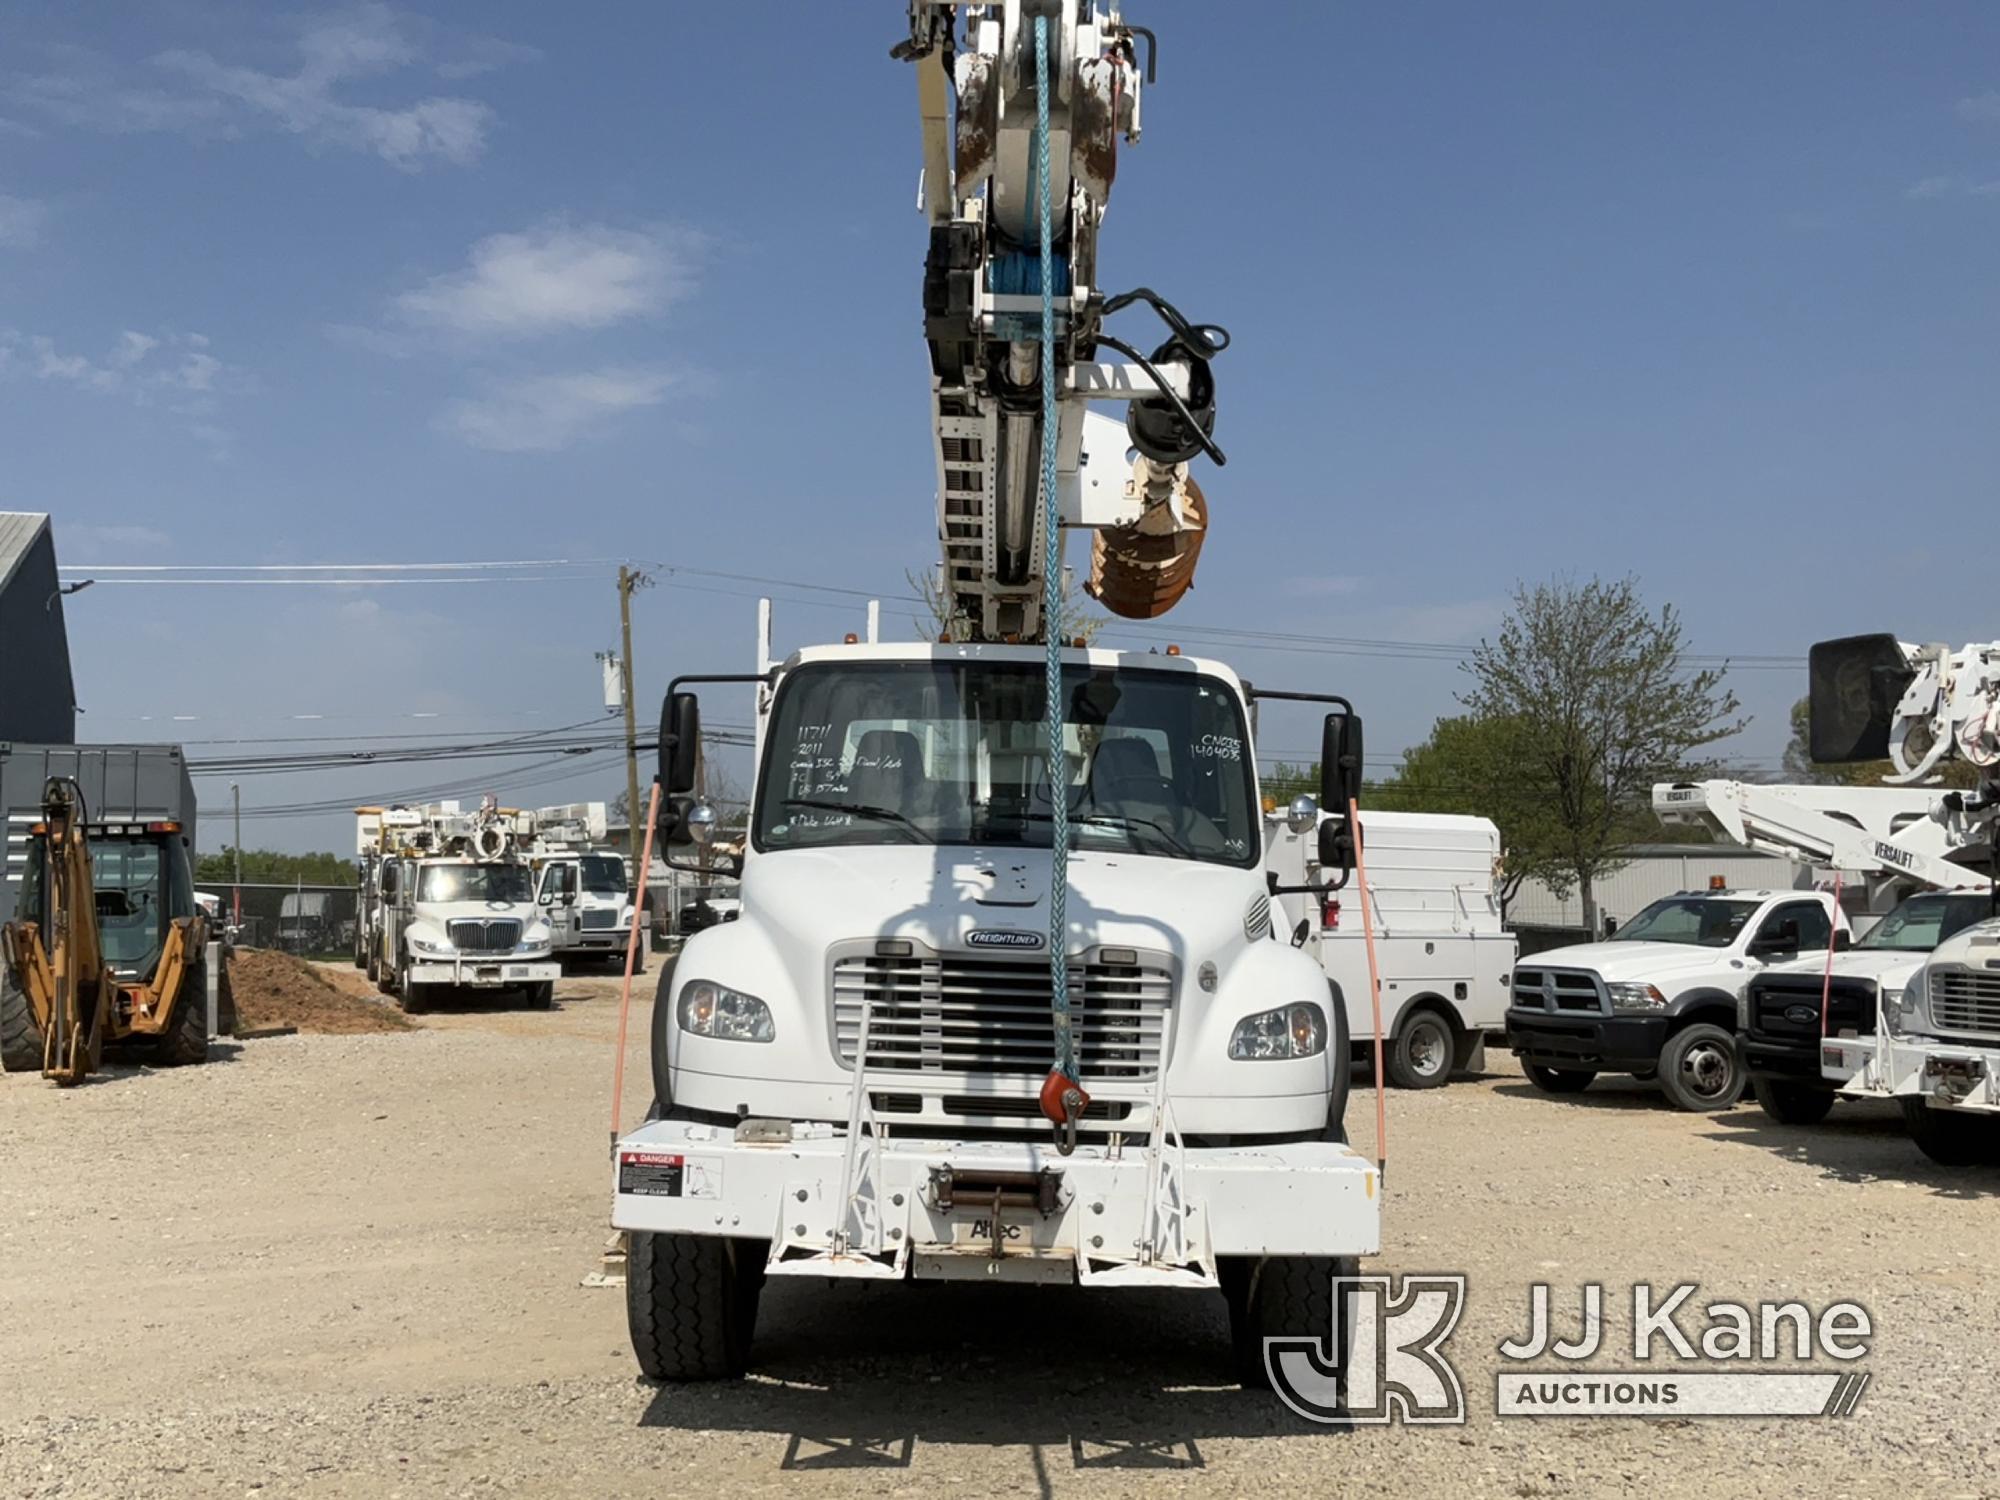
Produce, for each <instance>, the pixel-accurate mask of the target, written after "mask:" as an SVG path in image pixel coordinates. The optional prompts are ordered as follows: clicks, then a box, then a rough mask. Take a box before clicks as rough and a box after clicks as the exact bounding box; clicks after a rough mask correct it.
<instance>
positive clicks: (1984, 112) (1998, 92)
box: [1954, 89, 2000, 123]
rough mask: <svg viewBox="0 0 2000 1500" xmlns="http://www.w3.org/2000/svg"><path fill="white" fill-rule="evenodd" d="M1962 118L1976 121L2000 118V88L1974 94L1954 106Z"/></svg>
mask: <svg viewBox="0 0 2000 1500" xmlns="http://www.w3.org/2000/svg"><path fill="white" fill-rule="evenodd" d="M1954 108H1955V109H1956V110H1957V113H1958V117H1959V118H1960V119H1961V120H1970V121H1973V122H1974V123H1979V122H1983V121H1986V120H2000V89H1988V90H1987V91H1986V92H1985V93H1983V94H1974V95H1972V96H1971V97H1970V98H1966V99H1961V100H1959V101H1958V103H1957V105H1956V106H1954Z"/></svg>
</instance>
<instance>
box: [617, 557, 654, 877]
mask: <svg viewBox="0 0 2000 1500" xmlns="http://www.w3.org/2000/svg"><path fill="white" fill-rule="evenodd" d="M652 581H653V580H652V579H651V578H649V577H647V576H646V575H645V574H644V573H642V572H640V571H639V570H638V569H637V568H628V567H626V566H625V565H624V564H622V563H621V564H619V567H618V628H619V631H620V633H621V635H622V636H623V638H624V646H623V654H622V655H621V656H620V657H619V659H618V672H619V685H620V687H621V689H622V691H621V693H620V696H621V697H622V698H624V700H625V824H626V827H625V835H626V842H627V843H628V844H630V846H631V849H632V873H633V876H634V877H635V878H636V877H637V876H638V874H639V858H640V851H641V850H642V849H643V848H644V847H645V846H644V845H643V844H642V843H641V842H640V834H641V833H642V831H643V830H641V829H640V827H639V819H640V818H641V817H642V816H644V813H643V811H642V809H641V808H640V805H639V720H638V715H637V713H636V712H635V711H634V709H633V704H632V595H633V593H634V591H636V590H638V589H642V588H644V587H646V585H648V584H650V583H651V582H652Z"/></svg>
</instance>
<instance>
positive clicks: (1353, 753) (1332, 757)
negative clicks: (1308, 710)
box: [1319, 713, 1361, 815]
mask: <svg viewBox="0 0 2000 1500" xmlns="http://www.w3.org/2000/svg"><path fill="white" fill-rule="evenodd" d="M1350 802H1352V803H1354V804H1356V805H1357V806H1358V805H1359V804H1360V802H1361V716H1360V715H1359V714H1354V713H1344V714H1328V715H1327V716H1326V722H1325V723H1324V724H1323V725H1321V727H1320V735H1319V805H1320V806H1321V807H1323V808H1325V809H1326V810H1327V811H1328V812H1330V813H1334V814H1336V815H1340V814H1344V813H1345V812H1346V811H1347V805H1348V804H1349V803H1350Z"/></svg>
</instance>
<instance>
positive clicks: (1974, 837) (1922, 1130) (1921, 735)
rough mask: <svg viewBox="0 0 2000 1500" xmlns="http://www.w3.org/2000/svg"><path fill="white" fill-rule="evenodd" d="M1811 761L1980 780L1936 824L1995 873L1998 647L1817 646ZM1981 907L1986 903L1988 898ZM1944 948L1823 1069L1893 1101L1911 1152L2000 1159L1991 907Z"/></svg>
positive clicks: (1998, 998)
mask: <svg viewBox="0 0 2000 1500" xmlns="http://www.w3.org/2000/svg"><path fill="white" fill-rule="evenodd" d="M1810 670H1811V679H1812V697H1811V739H1812V745H1811V749H1812V757H1813V759H1814V760H1816V761H1823V762H1829V763H1835V764H1840V763H1852V762H1857V761H1871V760H1879V759H1882V758H1883V757H1885V756H1886V757H1887V758H1888V760H1889V761H1890V763H1891V765H1892V766H1893V767H1894V770H1893V771H1891V772H1890V774H1889V775H1888V777H1887V778H1886V779H1887V780H1889V781H1890V782H1892V783H1897V784H1902V785H1915V784H1921V783H1922V782H1924V781H1925V780H1926V779H1927V778H1929V777H1931V776H1932V775H1933V774H1934V773H1935V772H1936V771H1937V769H1938V767H1939V766H1941V765H1942V764H1943V763H1944V762H1946V761H1947V760H1958V761H1962V762H1964V763H1966V764H1968V765H1970V766H1972V767H1973V768H1975V769H1976V770H1977V772H1978V785H1977V786H1976V787H1973V788H1972V789H1970V790H1951V791H1941V792H1938V793H1937V794H1936V795H1935V799H1934V801H1933V803H1932V807H1931V814H1930V817H1931V821H1933V822H1934V823H1935V824H1936V825H1937V826H1938V827H1939V828H1940V829H1941V830H1942V831H1943V834H1944V836H1945V837H1946V838H1948V839H1949V841H1950V843H1951V844H1952V846H1953V847H1954V848H1955V849H1957V850H1958V851H1960V854H1959V859H1960V861H1961V862H1962V863H1964V864H1965V865H1967V866H1970V867H1973V868H1979V869H1983V870H1984V871H1985V872H1986V873H1987V875H1988V876H1989V877H1990V876H1991V874H1992V873H1993V870H1994V863H1995V832H1994V830H1995V827H1996V823H2000V818H1996V814H2000V641H1996V642H1986V643H1983V644H1974V645H1970V646H1965V647H1962V648H1960V649H1958V650H1953V649H1952V648H1950V647H1948V646H1943V645H1922V646H1915V645H1909V644H1907V643H1905V642H1902V641H1899V640H1897V639H1896V638H1895V637H1894V636H1891V635H1868V636H1851V637H1847V638H1845V639H1842V640H1837V641H1822V642H1820V643H1819V644H1818V645H1816V646H1814V647H1813V648H1812V656H1811V669H1810ZM1987 896H1988V900H1989V902H1991V901H1993V900H1994V899H1996V898H1995V895H1994V893H1993V890H1992V887H1991V886H1989V887H1988V892H1987ZM1989 912H1991V913H1992V915H1991V916H1990V917H1989V919H1988V920H1986V921H1983V922H1979V923H1977V924H1975V925H1973V926H1971V927H1968V928H1965V929H1964V930H1963V931H1961V932H1959V933H1958V934H1957V935H1956V936H1955V937H1951V938H1948V939H1946V940H1945V941H1944V942H1942V943H1940V944H1939V945H1938V946H1937V947H1936V948H1935V949H1934V950H1933V951H1932V953H1931V955H1930V957H1929V958H1928V959H1927V960H1926V961H1925V963H1924V966H1923V968H1922V969H1921V970H1919V971H1918V972H1917V973H1916V974H1915V975H1914V976H1913V977H1912V978H1911V979H1910V981H1909V982H1908V983H1907V984H1906V985H1904V986H1903V990H1902V994H1901V996H1900V1000H1899V1003H1898V1004H1897V1005H1896V1006H1895V1008H1894V1009H1893V1010H1891V1009H1890V1008H1889V1007H1888V1005H1887V1003H1886V995H1885V996H1883V998H1882V1002H1881V1003H1882V1011H1881V1014H1880V1016H1879V1018H1878V1024H1877V1025H1876V1027H1875V1028H1874V1033H1873V1035H1854V1036H1847V1035H1842V1034H1839V1033H1837V1032H1829V1034H1828V1035H1826V1036H1825V1037H1824V1038H1823V1039H1822V1041H1821V1044H1820V1068H1821V1074H1822V1076H1823V1077H1825V1078H1826V1079H1827V1080H1829V1081H1830V1082H1832V1083H1833V1084H1835V1085H1836V1086H1838V1087H1839V1088H1840V1090H1841V1092H1842V1093H1844V1094H1849V1095H1853V1096H1856V1097H1860V1098H1877V1099H1880V1098H1890V1099H1895V1100H1896V1101H1897V1102H1898V1103H1899V1104H1900V1105H1901V1107H1902V1111H1903V1119H1904V1123H1905V1124H1906V1125H1907V1126H1908V1127H1909V1131H1910V1137H1911V1139H1912V1140H1914V1141H1915V1142H1916V1143H1917V1146H1918V1148H1919V1149H1920V1150H1921V1151H1923V1152H1924V1154H1925V1155H1927V1156H1929V1157H1931V1158H1932V1159H1933V1160H1935V1161H1938V1162H1940V1163H1944V1164H1947V1165H1954V1166H1957V1165H1965V1164H1969V1163H1973V1162H1980V1161H1984V1162H2000V911H1995V910H1994V908H1993V907H1991V906H1989Z"/></svg>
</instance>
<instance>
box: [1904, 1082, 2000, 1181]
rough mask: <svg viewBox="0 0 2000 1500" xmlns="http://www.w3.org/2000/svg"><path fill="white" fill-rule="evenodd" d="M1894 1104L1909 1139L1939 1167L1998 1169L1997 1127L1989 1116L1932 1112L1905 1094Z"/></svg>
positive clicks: (1999, 1129)
mask: <svg viewBox="0 0 2000 1500" xmlns="http://www.w3.org/2000/svg"><path fill="white" fill-rule="evenodd" d="M1896 1102H1897V1103H1898V1104H1900V1105H1902V1107H1903V1125H1904V1128H1905V1129H1907V1130H1908V1131H1909V1132H1910V1139H1911V1140H1913V1141H1915V1142H1916V1143H1917V1149H1918V1150H1919V1151H1921V1152H1923V1153H1924V1155H1926V1156H1928V1157H1929V1158H1930V1159H1931V1160H1932V1161H1934V1162H1936V1163H1937V1164H1938V1165H1939V1166H1941V1167H1977V1166H1981V1165H1985V1166H2000V1124H1996V1123H1995V1122H1994V1120H1993V1118H1992V1117H1991V1116H1986V1115H1977V1114H1963V1115H1962V1114H1959V1113H1957V1112H1956V1111H1953V1110H1949V1109H1932V1108H1931V1106H1930V1104H1929V1103H1928V1102H1927V1101H1926V1100H1923V1099H1917V1098H1911V1097H1909V1096H1907V1095H1906V1096H1905V1097H1903V1098H1901V1099H1898V1100H1897V1101H1896Z"/></svg>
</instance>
